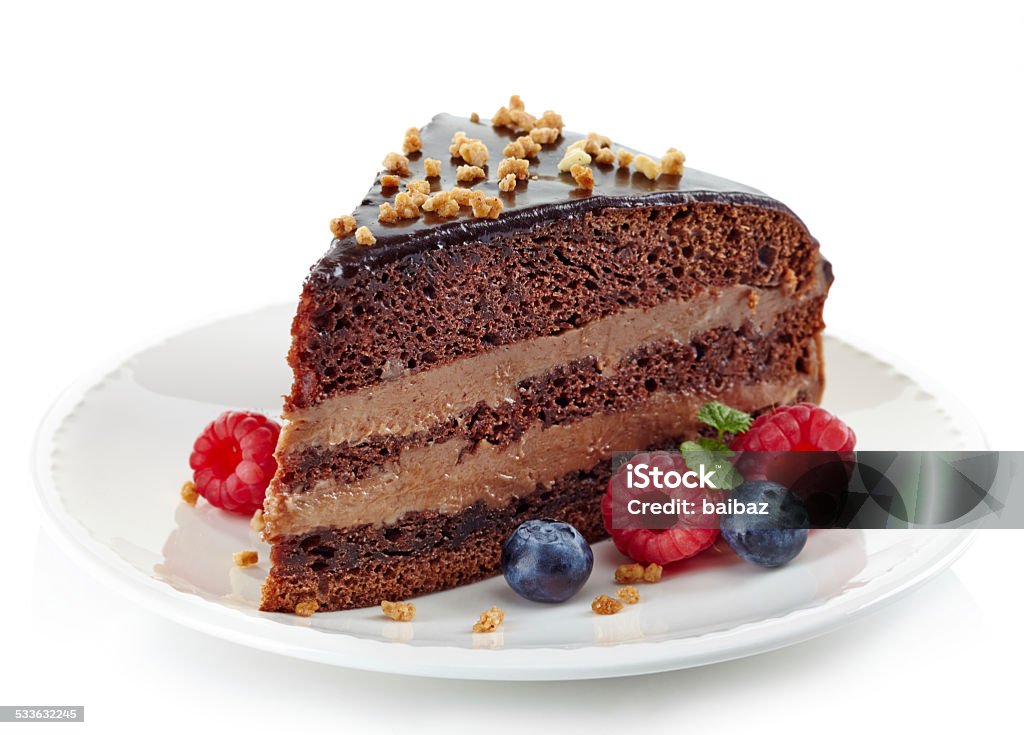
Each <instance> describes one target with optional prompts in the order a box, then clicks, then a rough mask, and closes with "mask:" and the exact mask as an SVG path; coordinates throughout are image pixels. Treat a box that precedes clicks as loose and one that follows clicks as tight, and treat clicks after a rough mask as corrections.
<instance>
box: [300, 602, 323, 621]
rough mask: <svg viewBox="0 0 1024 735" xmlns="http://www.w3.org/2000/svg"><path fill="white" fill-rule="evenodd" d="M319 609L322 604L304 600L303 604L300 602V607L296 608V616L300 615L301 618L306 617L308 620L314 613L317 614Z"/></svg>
mask: <svg viewBox="0 0 1024 735" xmlns="http://www.w3.org/2000/svg"><path fill="white" fill-rule="evenodd" d="M319 609H320V603H318V602H317V601H316V600H313V599H308V600H303V601H302V602H300V603H299V604H298V605H296V606H295V614H296V615H300V616H301V617H304V618H308V617H310V616H311V615H312V614H313V613H315V612H316V611H317V610H319Z"/></svg>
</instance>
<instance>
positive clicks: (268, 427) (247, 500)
mask: <svg viewBox="0 0 1024 735" xmlns="http://www.w3.org/2000/svg"><path fill="white" fill-rule="evenodd" d="M280 432H281V427H280V426H279V425H278V424H277V422H276V421H271V420H270V419H268V418H267V417H266V416H263V415H261V414H257V413H248V412H245V411H226V412H224V413H222V414H221V415H220V416H218V417H217V418H216V419H214V420H213V421H212V422H211V423H210V425H209V426H207V427H206V428H205V429H203V433H202V434H200V435H199V438H198V439H196V443H195V444H193V445H192V456H190V457H189V460H188V463H189V465H190V466H191V467H192V470H193V475H192V480H193V482H195V484H196V490H198V491H199V494H200V495H202V496H203V497H204V498H206V499H207V501H209V503H210V504H211V505H216V506H217V507H218V508H223V509H224V510H227V511H231V512H232V513H242V514H245V515H252V514H253V513H254V512H256V510H257V509H258V508H262V507H263V496H264V495H265V494H266V491H267V485H269V484H270V479H271V478H272V477H273V476H274V473H275V472H276V471H277V460H275V459H274V449H275V448H276V447H277V435H278V434H279V433H280Z"/></svg>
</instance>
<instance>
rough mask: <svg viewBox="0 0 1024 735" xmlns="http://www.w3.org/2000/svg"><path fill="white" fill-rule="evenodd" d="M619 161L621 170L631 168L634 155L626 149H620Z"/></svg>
mask: <svg viewBox="0 0 1024 735" xmlns="http://www.w3.org/2000/svg"><path fill="white" fill-rule="evenodd" d="M617 159H618V162H619V167H620V168H629V164H631V163H633V154H632V153H630V152H629V151H627V150H626V149H625V148H619V153H618V156H617Z"/></svg>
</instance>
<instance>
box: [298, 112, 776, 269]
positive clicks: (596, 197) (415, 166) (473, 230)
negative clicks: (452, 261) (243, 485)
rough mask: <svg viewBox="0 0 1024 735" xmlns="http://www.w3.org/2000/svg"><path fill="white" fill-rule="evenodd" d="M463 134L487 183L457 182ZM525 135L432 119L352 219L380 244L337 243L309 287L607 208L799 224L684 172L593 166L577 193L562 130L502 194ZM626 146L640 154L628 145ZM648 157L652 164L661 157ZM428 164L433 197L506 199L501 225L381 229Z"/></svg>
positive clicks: (731, 187) (754, 193) (462, 218)
mask: <svg viewBox="0 0 1024 735" xmlns="http://www.w3.org/2000/svg"><path fill="white" fill-rule="evenodd" d="M459 130H461V131H464V132H465V133H466V135H467V136H468V137H470V138H479V139H480V140H482V141H483V142H484V144H485V145H486V146H487V148H488V152H489V154H490V159H489V161H488V167H485V169H484V170H485V171H487V180H486V181H483V180H479V181H477V182H475V183H474V182H458V181H456V178H455V170H456V168H457V167H458V166H460V165H463V164H464V163H465V162H464V161H462V160H461V159H454V158H451V157H450V155H449V153H448V147H449V145H451V141H452V137H453V136H454V134H455V133H456V131H459ZM520 135H524V133H513V132H512V131H511V130H509V129H507V128H495V127H492V126H491V124H490V121H489V120H481V121H480V122H478V123H474V122H471V121H470V120H469V119H468V118H464V117H455V116H453V115H448V114H440V115H437V116H436V117H434V119H433V120H431V121H430V123H429V124H427V125H426V126H425V127H424V128H422V130H421V131H420V136H421V138H422V141H423V147H422V149H421V150H420V151H419V152H417V153H412V154H410V155H409V175H408V176H403V177H402V186H401V187H400V188H399V189H397V190H392V189H389V190H387V191H386V193H382V192H381V186H380V174H378V176H377V178H376V180H375V181H374V183H373V187H372V188H371V189H370V191H369V193H367V195H366V198H365V199H363V201H362V203H361V204H360V205H359V206H358V207H357V208H356V210H355V211H354V212H353V213H352V214H353V216H354V217H355V218H356V222H357V224H358V226H364V225H365V226H366V227H368V228H369V229H370V230H371V232H373V235H374V237H376V238H377V243H376V244H375V245H373V246H372V247H361V246H359V245H357V244H356V242H355V238H354V237H353V236H352V235H349V236H348V237H345V238H343V239H340V240H337V239H336V240H334V241H333V242H332V243H331V247H330V249H329V250H328V251H327V253H326V254H325V255H324V257H323V258H322V259H321V260H320V261H319V262H318V263H317V264H316V265H315V266H313V270H312V272H311V273H310V277H309V278H310V281H311V282H313V283H315V284H317V285H323V286H326V285H330V284H331V282H337V281H346V280H348V279H350V278H352V277H353V276H355V275H356V274H357V273H358V272H359V271H360V270H361V269H364V268H369V269H372V268H375V267H377V266H380V265H382V264H385V263H388V262H391V261H393V260H395V259H398V258H402V257H405V256H406V255H411V254H413V253H416V252H421V251H424V250H430V249H434V248H444V247H447V246H450V245H454V244H456V243H460V242H471V241H477V242H486V241H488V240H489V239H491V238H493V237H495V236H498V235H502V234H506V233H510V232H517V231H523V230H529V229H530V228H531V227H533V226H534V225H535V224H537V223H538V222H541V221H544V220H551V219H566V218H570V217H576V216H579V215H581V214H583V213H584V212H588V211H593V210H597V209H603V208H605V207H609V206H612V207H619V208H629V207H652V206H664V205H677V204H683V203H686V202H715V203H721V204H729V205H738V206H742V205H753V206H758V207H767V208H769V209H776V210H781V211H784V212H786V213H788V214H790V215H792V216H793V217H794V218H796V215H795V214H793V212H792V211H791V210H790V209H789V208H788V207H786V206H785V205H784V204H782V203H781V202H779V201H777V200H775V199H772V198H771V197H769V196H767V195H765V194H764V193H762V192H760V191H758V190H757V189H753V188H751V187H749V186H744V185H743V184H737V183H736V182H733V181H729V180H727V179H723V178H720V177H718V176H714V175H712V174H707V173H704V172H702V171H697V170H694V169H692V168H687V169H686V171H685V174H684V175H683V176H669V175H662V176H659V177H658V178H657V179H655V180H654V181H651V180H650V179H648V178H647V177H646V176H644V175H643V174H641V173H639V172H638V171H636V170H635V168H633V167H632V166H631V167H630V168H628V169H626V168H619V167H618V166H601V165H598V164H597V163H591V164H590V168H591V169H592V170H593V172H594V180H595V185H594V189H593V190H592V191H587V190H584V189H580V188H578V187H577V186H576V182H575V181H574V180H573V178H572V176H570V175H569V174H568V173H562V172H560V171H559V170H558V162H559V161H561V160H562V156H563V155H564V154H565V151H566V149H567V148H568V147H569V146H570V145H571V144H572V143H574V142H576V141H577V140H580V139H581V138H584V137H586V136H585V135H583V134H581V133H574V132H571V131H569V130H563V131H562V136H561V137H560V138H559V139H558V140H557V141H556V142H555V143H553V144H551V145H545V146H544V147H543V150H541V152H540V153H539V154H537V156H536V157H535V158H533V159H530V178H529V179H525V180H521V181H519V182H518V185H517V186H516V189H515V191H513V192H508V193H505V192H502V191H500V190H499V189H498V179H497V175H496V171H497V169H498V164H499V163H500V162H501V160H502V159H503V158H505V156H504V155H503V154H502V150H503V149H504V148H505V146H506V145H508V144H509V143H510V142H512V141H514V140H515V139H516V138H518V137H519V136H520ZM622 147H624V148H626V149H627V150H629V151H631V152H633V153H638V151H635V150H634V149H632V148H629V147H628V146H622ZM618 148H619V144H617V143H615V144H613V150H615V149H618ZM651 157H652V158H655V160H657V158H658V157H657V156H651ZM427 158H436V159H438V160H440V161H441V176H440V178H435V179H428V181H429V182H430V184H431V191H432V192H436V191H443V190H447V189H451V188H452V187H455V186H464V187H466V188H472V189H480V190H482V191H484V192H485V193H486V194H487V195H488V196H497V197H499V198H500V199H501V202H502V204H503V205H504V210H503V211H502V213H501V215H500V216H499V217H498V219H496V220H492V219H477V218H474V217H473V216H472V215H471V214H469V213H468V212H467V210H466V209H465V208H464V209H463V213H462V214H460V215H459V216H458V217H457V218H444V217H439V216H437V215H435V214H433V213H430V212H423V213H422V215H421V216H420V217H418V218H417V219H415V220H411V219H410V220H402V221H400V222H398V223H395V224H384V223H382V222H379V221H378V220H377V215H378V213H379V209H378V206H379V205H380V204H382V203H384V202H392V201H394V197H395V194H396V193H397V192H398V191H404V190H405V185H406V184H407V183H408V182H409V181H412V180H414V179H424V178H426V176H425V174H424V161H425V159H427Z"/></svg>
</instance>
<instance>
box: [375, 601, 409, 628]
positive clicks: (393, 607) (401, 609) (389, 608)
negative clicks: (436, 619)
mask: <svg viewBox="0 0 1024 735" xmlns="http://www.w3.org/2000/svg"><path fill="white" fill-rule="evenodd" d="M380 609H381V610H382V611H383V612H384V614H385V615H387V616H388V617H389V618H391V619H392V620H397V621H398V622H400V623H408V622H409V621H410V620H412V619H413V618H414V617H416V606H415V605H413V604H412V603H411V602H390V601H388V600H382V601H381V603H380Z"/></svg>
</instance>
